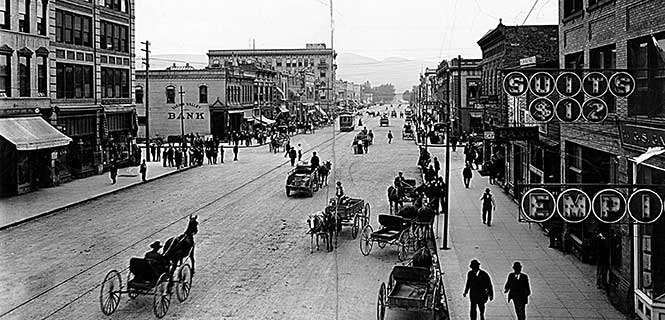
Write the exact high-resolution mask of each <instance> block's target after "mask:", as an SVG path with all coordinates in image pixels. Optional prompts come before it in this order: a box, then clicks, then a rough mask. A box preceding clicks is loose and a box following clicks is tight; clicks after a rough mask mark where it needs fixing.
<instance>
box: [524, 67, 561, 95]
mask: <svg viewBox="0 0 665 320" xmlns="http://www.w3.org/2000/svg"><path fill="white" fill-rule="evenodd" d="M529 90H531V92H532V93H533V94H534V95H536V96H538V97H547V96H549V95H550V94H552V92H554V90H555V88H554V77H553V76H552V75H551V74H549V73H547V72H536V73H534V74H533V76H531V79H529Z"/></svg>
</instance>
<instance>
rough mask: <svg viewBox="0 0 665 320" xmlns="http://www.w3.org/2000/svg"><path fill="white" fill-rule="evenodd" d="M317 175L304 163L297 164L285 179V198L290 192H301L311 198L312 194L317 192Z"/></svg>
mask: <svg viewBox="0 0 665 320" xmlns="http://www.w3.org/2000/svg"><path fill="white" fill-rule="evenodd" d="M318 178H319V175H318V173H317V172H316V170H312V166H311V165H309V164H306V163H299V164H298V165H296V167H295V168H294V169H292V170H291V171H289V175H288V177H287V178H286V196H287V197H290V196H291V192H297V191H302V192H305V193H306V194H307V196H309V197H311V196H313V195H314V192H316V191H318V190H319V182H318V181H319V180H318Z"/></svg>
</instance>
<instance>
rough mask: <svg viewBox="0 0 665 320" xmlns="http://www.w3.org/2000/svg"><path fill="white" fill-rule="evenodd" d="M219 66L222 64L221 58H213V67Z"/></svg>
mask: <svg viewBox="0 0 665 320" xmlns="http://www.w3.org/2000/svg"><path fill="white" fill-rule="evenodd" d="M219 66H220V62H219V59H214V60H212V67H213V68H219Z"/></svg>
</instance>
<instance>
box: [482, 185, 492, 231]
mask: <svg viewBox="0 0 665 320" xmlns="http://www.w3.org/2000/svg"><path fill="white" fill-rule="evenodd" d="M480 201H482V202H483V224H487V226H488V227H491V226H492V210H495V209H496V202H494V196H493V195H492V191H490V188H485V193H483V195H482V196H481V197H480Z"/></svg>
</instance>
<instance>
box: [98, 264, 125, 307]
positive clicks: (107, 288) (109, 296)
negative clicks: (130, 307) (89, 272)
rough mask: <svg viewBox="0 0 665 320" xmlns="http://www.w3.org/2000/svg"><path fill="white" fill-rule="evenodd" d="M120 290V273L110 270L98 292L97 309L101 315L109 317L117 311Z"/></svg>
mask: <svg viewBox="0 0 665 320" xmlns="http://www.w3.org/2000/svg"><path fill="white" fill-rule="evenodd" d="M121 290H122V279H120V272H118V271H116V270H111V271H109V273H107V274H106V277H104V282H102V287H101V289H100V291H99V307H100V308H101V309H102V313H104V314H105V315H107V316H108V315H110V314H112V313H113V312H115V310H116V309H118V305H119V304H120V296H121V293H120V292H121Z"/></svg>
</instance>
